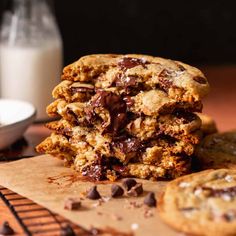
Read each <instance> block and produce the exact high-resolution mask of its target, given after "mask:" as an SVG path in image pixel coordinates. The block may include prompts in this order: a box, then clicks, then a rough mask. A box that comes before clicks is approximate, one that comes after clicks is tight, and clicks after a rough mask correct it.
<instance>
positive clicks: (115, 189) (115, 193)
mask: <svg viewBox="0 0 236 236" xmlns="http://www.w3.org/2000/svg"><path fill="white" fill-rule="evenodd" d="M123 194H124V190H123V188H121V187H120V186H119V185H118V184H113V185H112V186H111V196H112V197H114V198H116V197H121V196H122V195H123Z"/></svg>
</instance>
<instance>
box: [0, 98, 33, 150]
mask: <svg viewBox="0 0 236 236" xmlns="http://www.w3.org/2000/svg"><path fill="white" fill-rule="evenodd" d="M35 115H36V109H35V108H34V106H33V105H32V104H30V103H28V102H24V101H20V100H12V99H0V150H1V149H4V148H7V147H8V146H10V145H11V144H13V143H14V142H15V141H16V140H17V139H19V138H20V137H21V136H22V135H23V134H24V132H25V130H26V129H27V127H28V126H29V125H30V124H31V123H32V122H33V121H34V119H35Z"/></svg>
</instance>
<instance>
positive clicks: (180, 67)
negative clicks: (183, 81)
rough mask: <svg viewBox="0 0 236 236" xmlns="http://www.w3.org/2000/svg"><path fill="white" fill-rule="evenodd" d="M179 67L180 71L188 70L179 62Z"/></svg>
mask: <svg viewBox="0 0 236 236" xmlns="http://www.w3.org/2000/svg"><path fill="white" fill-rule="evenodd" d="M178 67H179V70H180V71H185V70H186V69H185V67H184V66H182V65H180V64H178Z"/></svg>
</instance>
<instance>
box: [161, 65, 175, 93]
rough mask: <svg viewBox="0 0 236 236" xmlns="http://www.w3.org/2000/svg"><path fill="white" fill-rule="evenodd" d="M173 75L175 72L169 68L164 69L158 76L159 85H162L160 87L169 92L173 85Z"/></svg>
mask: <svg viewBox="0 0 236 236" xmlns="http://www.w3.org/2000/svg"><path fill="white" fill-rule="evenodd" d="M172 77H173V72H171V71H169V70H167V69H163V70H162V71H161V72H160V74H159V76H158V81H159V84H158V85H159V86H160V88H161V89H163V90H164V91H166V92H167V91H168V90H169V88H171V87H173V82H172V80H171V78H172Z"/></svg>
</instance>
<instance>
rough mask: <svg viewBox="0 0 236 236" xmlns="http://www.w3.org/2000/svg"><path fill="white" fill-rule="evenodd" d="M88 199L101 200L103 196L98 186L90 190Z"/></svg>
mask: <svg viewBox="0 0 236 236" xmlns="http://www.w3.org/2000/svg"><path fill="white" fill-rule="evenodd" d="M86 197H87V198H88V199H91V200H97V199H100V198H101V195H100V193H99V192H98V190H97V186H96V185H95V186H93V187H92V188H91V189H89V191H88V193H87V196H86Z"/></svg>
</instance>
